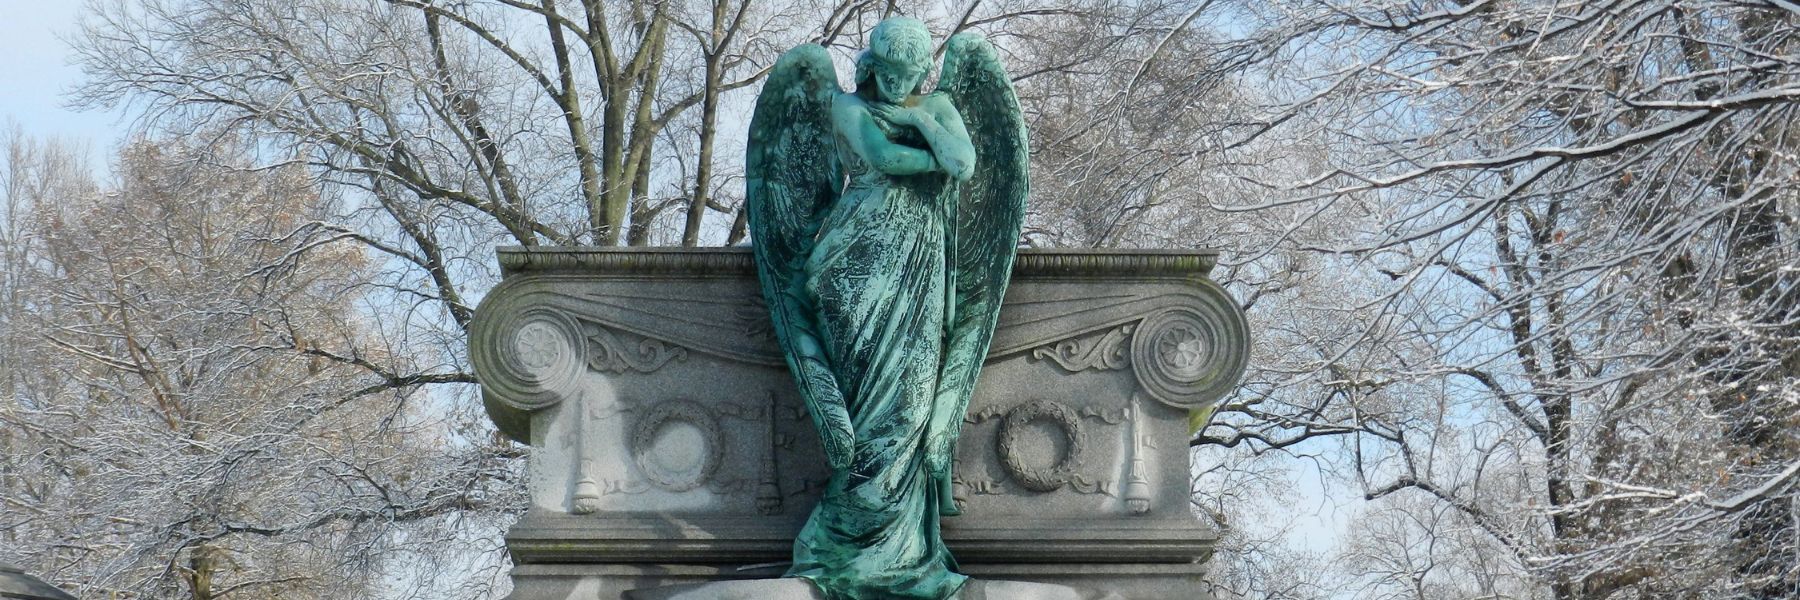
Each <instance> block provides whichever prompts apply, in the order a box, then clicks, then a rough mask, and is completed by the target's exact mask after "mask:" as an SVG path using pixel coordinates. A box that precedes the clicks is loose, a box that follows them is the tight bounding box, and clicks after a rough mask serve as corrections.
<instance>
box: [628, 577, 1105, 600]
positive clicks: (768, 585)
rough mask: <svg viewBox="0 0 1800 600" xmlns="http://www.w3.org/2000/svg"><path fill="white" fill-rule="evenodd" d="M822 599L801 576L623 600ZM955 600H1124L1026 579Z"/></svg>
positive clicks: (674, 589)
mask: <svg viewBox="0 0 1800 600" xmlns="http://www.w3.org/2000/svg"><path fill="white" fill-rule="evenodd" d="M773 598H780V599H784V600H808V599H816V600H823V598H824V596H823V595H822V594H820V593H819V590H818V588H815V587H813V586H812V584H810V583H807V582H806V580H804V579H795V578H782V579H756V580H749V581H722V582H711V583H697V584H687V585H673V586H663V587H657V588H650V589H644V590H633V591H629V592H625V600H770V599H773ZM956 598H957V600H1124V599H1123V598H1122V597H1120V596H1119V595H1118V594H1114V593H1110V592H1100V591H1096V590H1088V589H1081V588H1076V587H1070V586H1066V585H1056V584H1048V583H1032V582H1029V581H982V580H970V581H969V582H968V583H967V584H965V585H963V587H962V589H961V590H959V591H958V592H957V594H956Z"/></svg>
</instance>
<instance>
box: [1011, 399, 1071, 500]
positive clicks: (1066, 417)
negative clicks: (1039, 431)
mask: <svg viewBox="0 0 1800 600" xmlns="http://www.w3.org/2000/svg"><path fill="white" fill-rule="evenodd" d="M1036 421H1044V422H1048V423H1049V424H1050V425H1052V426H1054V428H1055V429H1056V430H1057V431H1058V432H1059V433H1060V434H1061V435H1062V436H1063V438H1064V442H1065V444H1066V447H1067V448H1068V450H1067V451H1066V452H1064V454H1063V455H1062V456H1061V457H1059V458H1058V460H1057V461H1056V464H1053V465H1051V466H1049V467H1044V468H1038V467H1034V466H1032V465H1031V463H1030V462H1028V461H1027V460H1026V455H1027V454H1028V453H1027V452H1026V451H1025V450H1024V449H1023V446H1024V444H1025V440H1026V436H1028V435H1031V433H1030V432H1031V428H1030V427H1029V426H1030V425H1031V423H1033V422H1036ZM997 444H998V451H999V455H1000V466H1001V468H1003V469H1005V470H1006V474H1007V475H1008V476H1010V477H1011V478H1012V480H1013V481H1014V482H1016V483H1018V484H1019V487H1023V488H1025V489H1028V490H1031V491H1034V492H1051V491H1056V490H1058V489H1061V488H1062V487H1063V486H1065V485H1068V484H1070V483H1072V482H1075V481H1076V480H1077V479H1080V476H1079V475H1078V474H1077V471H1078V470H1079V469H1080V468H1081V454H1082V451H1083V444H1082V437H1081V416H1080V415H1079V414H1077V413H1076V412H1075V411H1074V410H1073V409H1070V408H1069V407H1068V406H1065V405H1063V404H1062V403H1060V402H1054V401H1050V400H1033V401H1031V402H1026V403H1024V404H1020V405H1018V406H1015V407H1013V409H1012V410H1009V411H1007V412H1006V420H1004V421H1001V422H1000V434H999V437H998V439H997Z"/></svg>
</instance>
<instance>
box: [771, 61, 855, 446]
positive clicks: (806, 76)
mask: <svg viewBox="0 0 1800 600" xmlns="http://www.w3.org/2000/svg"><path fill="white" fill-rule="evenodd" d="M840 91H841V90H839V89H838V84H837V73H836V71H835V70H834V69H833V68H832V65H831V57H830V56H829V55H828V54H826V53H825V48H823V47H821V46H818V45H816V44H807V45H804V46H800V47H797V48H794V49H793V50H789V51H787V53H786V54H783V55H781V59H780V60H779V61H776V63H775V69H774V70H772V71H770V72H769V78H768V80H767V81H766V82H764V83H763V89H762V93H761V94H760V95H758V96H757V98H756V112H755V114H754V115H752V116H751V118H750V147H749V152H748V154H747V155H746V156H745V160H744V171H745V178H746V184H745V188H746V189H745V201H746V202H748V203H749V214H748V217H749V225H750V236H751V239H752V248H754V250H755V253H756V273H757V277H758V279H760V280H761V281H762V293H763V299H764V300H765V301H766V302H767V303H768V305H769V316H770V318H771V319H772V320H773V322H774V330H775V338H776V340H777V341H779V342H780V344H781V350H782V353H783V354H784V355H785V356H786V358H787V363H788V369H789V370H790V371H791V372H792V373H793V374H794V379H795V382H796V383H798V384H799V387H800V397H801V399H802V400H804V401H805V402H806V408H807V411H808V412H809V413H811V414H812V418H813V424H814V425H815V426H817V428H818V430H819V441H820V443H821V444H822V445H823V446H824V449H825V456H826V458H827V460H829V461H831V464H832V467H833V468H835V469H841V468H846V467H848V466H849V463H850V453H851V451H852V449H853V448H854V443H855V441H854V433H853V431H852V430H851V427H850V415H849V412H848V411H847V410H846V409H845V407H844V395H843V392H842V391H840V390H839V389H838V386H837V379H836V378H835V377H834V376H833V375H832V374H831V369H830V366H829V363H828V362H827V360H826V358H825V350H824V347H823V346H821V345H820V342H819V333H818V325H817V324H816V322H815V321H814V320H813V314H814V310H813V307H812V303H811V301H810V300H808V299H807V295H806V293H805V290H804V289H803V285H804V282H805V276H806V275H805V266H806V259H807V256H808V255H810V254H812V246H813V236H814V234H815V233H817V232H818V230H819V221H820V220H821V219H822V218H823V217H824V215H825V213H826V212H827V211H828V210H829V209H830V208H831V205H832V204H833V203H834V202H836V200H837V195H838V191H839V188H840V186H841V183H842V177H843V175H842V171H841V170H840V168H839V166H838V164H837V163H838V161H837V151H836V146H835V144H834V142H833V140H832V130H831V103H832V99H833V98H834V97H835V96H836V95H837V94H838V93H839V92H840Z"/></svg>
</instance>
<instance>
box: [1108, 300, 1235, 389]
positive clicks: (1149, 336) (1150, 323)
mask: <svg viewBox="0 0 1800 600" xmlns="http://www.w3.org/2000/svg"><path fill="white" fill-rule="evenodd" d="M1212 308H1214V307H1210V306H1209V307H1204V308H1203V309H1196V308H1189V307H1177V308H1171V309H1168V310H1165V311H1162V312H1159V313H1156V314H1153V315H1150V316H1149V317H1146V318H1145V319H1144V321H1143V324H1142V325H1141V326H1139V328H1138V330H1137V333H1136V335H1134V336H1132V340H1131V368H1132V371H1133V372H1134V373H1135V374H1136V375H1137V379H1138V383H1139V385H1142V386H1143V389H1144V391H1145V392H1146V393H1148V394H1149V396H1150V397H1151V398H1154V399H1156V400H1157V401H1159V402H1162V403H1164V404H1168V405H1170V406H1174V407H1177V408H1198V407H1201V406H1204V405H1206V404H1207V403H1210V402H1212V401H1214V400H1217V399H1218V398H1219V397H1221V396H1223V395H1224V394H1225V393H1227V392H1229V391H1230V390H1231V387H1232V386H1233V385H1236V383H1237V378H1238V376H1239V375H1241V374H1242V372H1243V369H1244V359H1245V357H1244V356H1242V354H1244V353H1240V352H1228V351H1224V350H1226V349H1229V348H1233V347H1234V346H1237V345H1239V344H1241V342H1240V340H1243V339H1246V338H1245V336H1244V333H1243V331H1242V329H1243V327H1244V326H1243V322H1242V320H1241V318H1240V319H1236V320H1233V319H1230V318H1228V317H1229V316H1231V315H1229V314H1226V313H1223V312H1222V311H1220V310H1207V309H1212Z"/></svg>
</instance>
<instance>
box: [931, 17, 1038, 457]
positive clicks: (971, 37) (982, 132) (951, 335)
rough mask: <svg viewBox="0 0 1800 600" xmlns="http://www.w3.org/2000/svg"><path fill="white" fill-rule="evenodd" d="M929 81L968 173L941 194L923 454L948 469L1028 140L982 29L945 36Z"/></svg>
mask: <svg viewBox="0 0 1800 600" xmlns="http://www.w3.org/2000/svg"><path fill="white" fill-rule="evenodd" d="M938 91H940V92H943V93H945V94H947V95H949V97H950V102H951V104H953V105H955V106H956V110H957V112H958V113H960V114H961V115H962V119H963V123H964V125H965V126H966V127H967V128H968V130H969V140H970V141H971V142H973V143H974V145H975V174H974V176H973V177H971V178H970V179H969V180H968V181H967V182H964V183H963V184H962V185H960V186H958V189H956V190H954V191H952V192H950V193H948V194H946V196H947V198H946V201H947V202H948V203H949V209H950V210H949V218H950V221H951V222H950V224H949V239H948V245H949V250H950V256H949V263H950V264H949V266H950V277H951V279H950V282H949V283H950V293H951V303H950V310H949V311H948V314H947V315H946V319H947V320H946V323H945V347H944V368H943V372H942V374H941V375H940V376H939V379H938V393H937V397H936V400H935V402H934V403H933V406H932V413H931V422H930V424H929V427H930V430H929V436H930V438H929V440H930V445H929V446H928V451H929V454H928V455H927V460H928V461H929V464H930V465H931V467H932V470H933V472H934V474H936V475H938V476H939V477H944V478H947V476H948V474H949V466H950V459H951V457H952V452H953V451H954V446H955V442H956V437H957V435H958V433H959V431H960V429H961V426H962V422H963V412H964V411H966V410H967V409H968V404H969V394H970V393H971V392H973V391H974V389H975V378H976V376H977V375H979V374H980V372H981V362H982V360H983V359H984V358H986V356H987V350H988V342H989V341H991V340H992V339H993V335H994V323H995V322H996V321H997V320H999V317H1000V300H1001V298H1002V297H1003V296H1005V295H1006V282H1007V278H1008V277H1009V276H1010V275H1011V273H1012V263H1013V255H1014V254H1015V253H1016V250H1017V248H1018V243H1019V226H1020V222H1021V221H1022V220H1023V219H1024V216H1025V195H1026V190H1027V187H1028V181H1027V178H1028V174H1027V167H1028V166H1029V162H1030V148H1029V146H1028V145H1027V143H1026V140H1025V117H1024V115H1023V113H1022V112H1021V111H1020V110H1019V99H1018V96H1017V95H1016V94H1014V92H1013V87H1012V79H1011V78H1009V77H1007V75H1006V69H1005V68H1004V67H1003V66H1001V64H1000V58H999V57H998V56H997V55H996V54H995V53H994V47H993V46H992V45H990V44H988V42H987V40H985V39H982V38H981V36H978V35H975V34H973V33H963V34H958V35H956V36H954V37H951V38H950V42H949V46H948V49H947V51H946V52H945V54H944V70H943V73H942V74H940V75H939V76H938Z"/></svg>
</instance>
